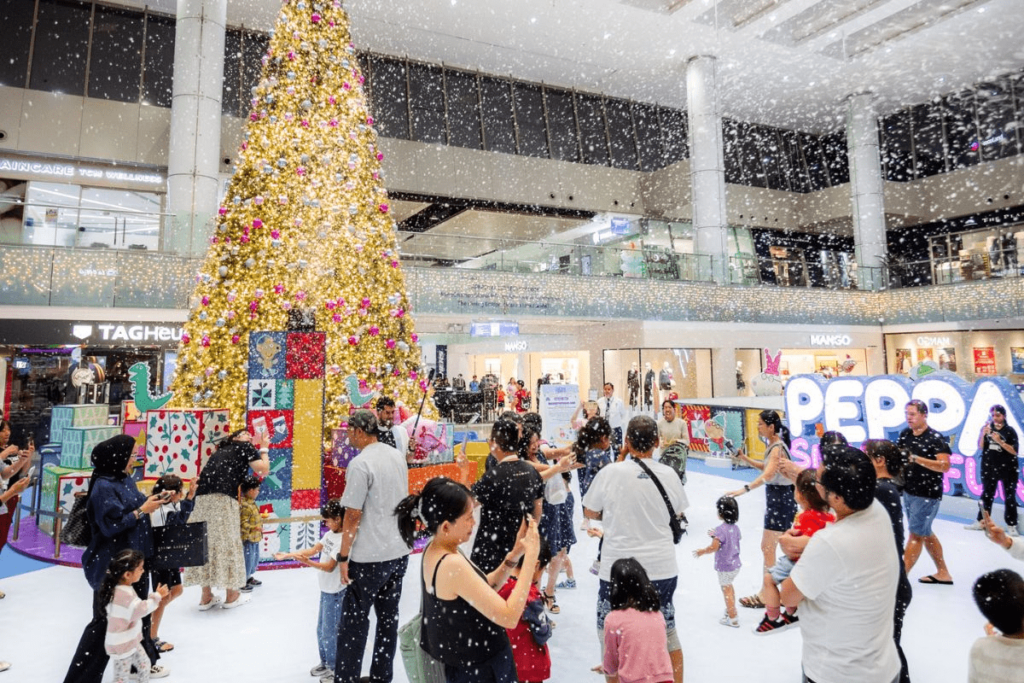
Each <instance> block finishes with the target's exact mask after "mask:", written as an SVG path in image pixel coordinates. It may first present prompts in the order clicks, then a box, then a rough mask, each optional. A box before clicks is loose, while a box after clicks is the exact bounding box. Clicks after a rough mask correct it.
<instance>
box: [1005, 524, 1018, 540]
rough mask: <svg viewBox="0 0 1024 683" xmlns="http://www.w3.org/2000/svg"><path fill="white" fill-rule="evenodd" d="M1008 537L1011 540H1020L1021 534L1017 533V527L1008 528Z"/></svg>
mask: <svg viewBox="0 0 1024 683" xmlns="http://www.w3.org/2000/svg"><path fill="white" fill-rule="evenodd" d="M1006 535H1007V536H1010V537H1011V538H1018V537H1019V536H1020V532H1019V531H1017V527H1015V526H1008V527H1006Z"/></svg>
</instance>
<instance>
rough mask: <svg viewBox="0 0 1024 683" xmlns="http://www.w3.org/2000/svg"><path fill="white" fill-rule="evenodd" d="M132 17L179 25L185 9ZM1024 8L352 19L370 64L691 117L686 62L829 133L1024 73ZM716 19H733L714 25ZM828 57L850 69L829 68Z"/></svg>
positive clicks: (387, 13)
mask: <svg viewBox="0 0 1024 683" xmlns="http://www.w3.org/2000/svg"><path fill="white" fill-rule="evenodd" d="M122 4H127V5H131V6H133V7H142V6H143V5H148V6H149V7H150V8H151V9H155V10H157V11H163V12H169V13H173V12H174V11H175V5H176V2H175V0H124V1H123V3H122ZM1022 4H1024V0H924V1H923V2H919V1H918V0H877V2H873V1H872V0H516V1H515V2H499V1H498V0H491V1H490V2H480V1H479V0H358V1H356V0H351V1H350V2H348V3H346V6H347V8H348V10H349V12H350V16H351V20H352V35H353V39H354V42H355V44H356V46H357V47H358V48H359V49H360V50H367V51H372V52H379V53H382V54H389V55H395V56H403V57H404V56H408V57H410V58H412V59H417V60H423V61H429V62H443V63H445V64H448V65H451V66H453V67H459V68H465V69H469V70H480V71H483V72H486V73H493V74H498V75H514V76H516V77H518V78H522V79H526V80H532V81H537V82H543V83H547V84H551V85H556V86H560V87H569V88H573V87H575V88H579V89H584V90H594V91H601V92H604V93H606V94H607V95H610V96H616V97H626V98H635V99H639V100H642V101H648V102H657V103H660V104H664V105H668V106H676V107H684V106H685V105H686V87H685V76H684V72H685V65H686V63H687V60H688V59H689V58H690V57H692V56H694V55H698V54H710V55H716V56H717V57H718V58H719V64H720V73H721V78H720V83H721V98H720V99H721V109H722V111H723V113H724V114H725V115H727V116H730V117H734V118H737V119H741V120H744V121H752V122H759V123H765V124H769V125H777V126H785V127H789V128H800V129H804V130H809V131H827V130H835V129H837V128H839V127H840V125H841V116H840V114H841V109H842V102H843V100H844V98H845V96H846V95H848V94H849V93H851V92H854V91H858V90H861V89H865V88H866V89H870V90H871V91H873V92H874V93H876V94H877V95H878V97H879V100H880V109H881V112H882V113H887V111H893V110H895V109H897V108H899V107H901V106H903V105H906V104H916V103H919V102H923V101H925V100H928V99H930V98H932V97H934V96H935V95H938V94H942V93H946V92H950V91H951V90H955V89H959V88H962V87H965V86H968V85H969V84H971V83H974V82H977V81H981V80H987V79H990V78H992V77H993V76H994V75H997V74H999V73H1005V72H1007V71H1011V70H1015V69H1021V68H1022V67H1024V50H1022V47H1021V36H1022V35H1024V12H1022ZM716 5H717V6H718V13H719V17H722V16H723V15H724V16H726V17H728V19H727V20H725V21H719V22H718V23H717V24H715V23H713V22H712V24H708V23H707V22H706V17H707V16H708V14H709V12H711V13H713V10H714V8H715V7H716ZM279 8H280V0H231V2H229V3H228V22H229V24H231V25H232V26H239V25H244V26H246V27H252V28H254V29H256V30H263V31H265V30H268V29H269V28H271V26H272V25H273V23H274V18H275V17H276V15H277V12H278V10H279ZM951 8H952V9H951ZM702 17H704V18H705V19H704V20H703V21H702V20H701V18H702ZM793 17H799V18H798V19H796V20H795V21H794V19H793ZM921 19H923V21H920V20H921ZM709 26H710V28H709ZM844 39H845V44H846V50H845V51H843V49H842V43H843V42H844ZM823 50H824V51H825V52H827V53H828V54H830V55H833V56H836V57H837V58H836V59H829V60H823V59H822V51H823ZM937 75H941V76H942V78H941V79H939V78H938V77H937Z"/></svg>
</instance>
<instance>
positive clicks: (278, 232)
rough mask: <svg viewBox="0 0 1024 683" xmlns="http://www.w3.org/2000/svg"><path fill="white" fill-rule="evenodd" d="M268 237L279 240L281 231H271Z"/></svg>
mask: <svg viewBox="0 0 1024 683" xmlns="http://www.w3.org/2000/svg"><path fill="white" fill-rule="evenodd" d="M270 236H271V237H273V238H274V239H275V240H279V239H281V231H280V230H271V231H270Z"/></svg>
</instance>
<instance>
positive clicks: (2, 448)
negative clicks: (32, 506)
mask: <svg viewBox="0 0 1024 683" xmlns="http://www.w3.org/2000/svg"><path fill="white" fill-rule="evenodd" d="M10 438H11V423H10V422H8V421H7V420H3V419H0V493H2V492H5V491H6V492H7V494H5V496H6V497H0V501H2V502H3V507H2V508H0V551H2V550H3V549H4V546H6V545H7V534H8V533H9V532H10V530H11V522H12V521H13V520H14V515H16V514H18V504H19V503H20V502H21V493H22V491H24V490H25V489H26V488H28V487H29V486H30V485H31V483H32V482H30V481H29V480H28V478H23V479H18V480H17V481H15V482H13V483H12V482H11V479H12V478H14V477H16V476H17V475H19V474H22V473H25V472H27V471H28V468H29V465H30V464H31V462H32V456H33V454H35V444H34V443H32V441H31V439H30V440H29V442H28V448H26V449H25V450H21V449H20V448H18V446H12V445H9V443H8V442H9V440H10ZM22 482H24V483H22ZM4 597H6V594H5V593H4V592H3V591H0V599H3V598H4Z"/></svg>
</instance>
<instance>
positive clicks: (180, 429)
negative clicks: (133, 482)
mask: <svg viewBox="0 0 1024 683" xmlns="http://www.w3.org/2000/svg"><path fill="white" fill-rule="evenodd" d="M230 431H231V429H230V426H229V425H228V411H227V410H213V409H195V410H185V409H180V410H179V409H173V410H150V411H149V412H147V413H146V460H145V464H144V465H143V468H144V469H143V476H144V477H145V478H146V479H159V478H160V477H162V476H163V475H165V474H177V475H178V476H179V477H181V478H182V479H195V478H196V477H197V476H198V475H199V472H200V470H201V469H202V466H203V463H204V462H206V460H207V458H209V457H210V455H212V454H213V451H214V450H216V447H217V442H218V441H219V440H220V439H222V438H224V437H225V436H227V435H228V434H229V433H230Z"/></svg>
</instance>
